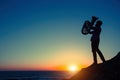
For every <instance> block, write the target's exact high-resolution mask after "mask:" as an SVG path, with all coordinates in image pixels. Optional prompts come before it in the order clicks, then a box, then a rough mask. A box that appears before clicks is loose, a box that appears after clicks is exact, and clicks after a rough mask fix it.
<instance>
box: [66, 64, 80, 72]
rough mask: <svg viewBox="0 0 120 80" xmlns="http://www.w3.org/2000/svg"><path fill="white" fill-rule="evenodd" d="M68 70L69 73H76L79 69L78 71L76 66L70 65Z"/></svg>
mask: <svg viewBox="0 0 120 80" xmlns="http://www.w3.org/2000/svg"><path fill="white" fill-rule="evenodd" d="M68 70H69V71H71V72H76V71H78V70H79V69H78V66H77V65H70V66H68Z"/></svg>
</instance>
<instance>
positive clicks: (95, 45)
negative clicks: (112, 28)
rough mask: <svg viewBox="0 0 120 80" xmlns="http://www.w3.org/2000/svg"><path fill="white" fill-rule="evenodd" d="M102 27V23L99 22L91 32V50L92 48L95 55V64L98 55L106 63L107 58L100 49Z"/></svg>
mask: <svg viewBox="0 0 120 80" xmlns="http://www.w3.org/2000/svg"><path fill="white" fill-rule="evenodd" d="M101 25H102V21H101V20H98V21H97V22H96V24H95V26H92V27H91V31H90V32H89V33H90V34H92V37H91V48H92V53H93V60H94V63H93V64H97V53H98V55H99V56H100V58H101V60H102V61H103V62H105V58H104V56H103V54H102V52H101V51H100V49H99V42H100V33H101Z"/></svg>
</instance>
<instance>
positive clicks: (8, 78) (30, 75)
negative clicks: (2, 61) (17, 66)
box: [0, 71, 73, 80]
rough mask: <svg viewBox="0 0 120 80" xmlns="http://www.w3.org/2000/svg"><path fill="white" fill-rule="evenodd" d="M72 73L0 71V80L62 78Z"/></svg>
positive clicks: (54, 79) (55, 79)
mask: <svg viewBox="0 0 120 80" xmlns="http://www.w3.org/2000/svg"><path fill="white" fill-rule="evenodd" d="M72 75H73V73H71V72H67V71H0V80H62V79H68V78H70V77H71V76H72Z"/></svg>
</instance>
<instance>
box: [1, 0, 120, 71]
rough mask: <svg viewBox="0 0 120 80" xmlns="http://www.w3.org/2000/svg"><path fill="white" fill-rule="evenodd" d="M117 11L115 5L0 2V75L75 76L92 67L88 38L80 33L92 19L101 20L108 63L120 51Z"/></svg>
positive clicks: (78, 0)
mask: <svg viewBox="0 0 120 80" xmlns="http://www.w3.org/2000/svg"><path fill="white" fill-rule="evenodd" d="M111 5H112V6H111ZM119 7H120V1H119V0H109V3H108V1H106V0H2V1H0V70H67V71H77V70H81V69H82V68H84V67H87V66H89V65H91V64H92V63H93V55H92V52H91V46H90V45H91V44H90V37H91V35H83V34H81V28H82V26H83V23H84V21H85V20H91V16H97V17H99V19H100V20H102V21H103V25H102V26H101V28H102V32H101V41H100V49H101V51H102V52H103V55H104V56H105V59H106V60H109V59H111V58H112V57H113V56H115V55H116V54H117V52H119V51H120V45H119V44H118V43H119V41H120V37H119V34H118V33H119V30H120V10H119ZM98 62H99V63H100V62H101V60H100V59H99V57H98ZM71 65H72V66H71Z"/></svg>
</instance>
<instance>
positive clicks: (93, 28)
mask: <svg viewBox="0 0 120 80" xmlns="http://www.w3.org/2000/svg"><path fill="white" fill-rule="evenodd" d="M90 29H91V30H92V31H91V30H90V32H89V34H93V33H94V31H95V27H93V26H92V27H90Z"/></svg>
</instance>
